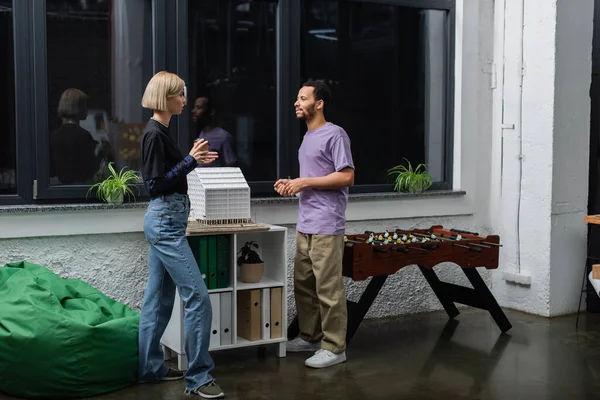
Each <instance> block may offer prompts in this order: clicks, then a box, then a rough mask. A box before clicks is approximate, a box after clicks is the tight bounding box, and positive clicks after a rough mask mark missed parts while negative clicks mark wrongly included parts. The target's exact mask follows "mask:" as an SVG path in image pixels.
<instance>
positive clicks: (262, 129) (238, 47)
mask: <svg viewBox="0 0 600 400" xmlns="http://www.w3.org/2000/svg"><path fill="white" fill-rule="evenodd" d="M276 12H277V1H253V2H251V1H233V0H207V1H188V14H187V15H188V44H189V52H188V60H189V69H188V71H189V78H188V79H187V84H188V105H189V111H190V113H191V120H190V142H191V140H192V139H193V138H196V137H198V136H199V135H203V136H205V137H207V138H208V140H209V141H210V142H211V143H215V146H217V149H218V150H220V155H219V160H218V161H219V162H218V163H216V164H215V165H217V166H219V165H223V166H224V165H235V166H239V167H240V168H241V169H242V171H243V173H244V176H245V177H246V180H248V181H255V182H256V181H275V179H277V176H276V171H277V147H276V146H277V144H276V139H277V103H276V101H277V100H276V96H277V86H276V76H277V70H276V64H277V63H276V60H277V59H276V56H277V52H276V47H275V45H276V32H275V25H276ZM223 142H225V145H223V144H222V143H223ZM228 143H229V144H228ZM223 146H225V147H223ZM227 147H231V151H227V150H223V149H224V148H227Z"/></svg>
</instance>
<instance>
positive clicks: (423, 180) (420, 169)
mask: <svg viewBox="0 0 600 400" xmlns="http://www.w3.org/2000/svg"><path fill="white" fill-rule="evenodd" d="M404 160H406V163H407V164H408V167H406V166H404V165H397V166H395V167H394V168H390V169H389V170H388V175H392V176H394V175H395V178H394V182H395V185H394V190H396V191H399V192H404V193H421V192H423V191H425V190H427V189H429V188H430V187H431V184H432V180H431V175H429V173H428V172H427V167H426V166H425V164H419V165H417V167H416V168H415V169H414V170H413V167H412V165H411V164H410V161H408V160H407V159H406V158H405V159H404Z"/></svg>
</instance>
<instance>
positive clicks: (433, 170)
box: [301, 0, 450, 186]
mask: <svg viewBox="0 0 600 400" xmlns="http://www.w3.org/2000/svg"><path fill="white" fill-rule="evenodd" d="M389 3H390V4H385V3H381V2H368V1H325V0H303V1H302V18H303V19H302V45H301V49H302V54H301V60H302V62H301V76H302V79H303V80H308V79H322V80H324V81H326V82H327V83H328V85H329V86H330V88H331V91H332V96H333V101H332V106H331V107H330V109H329V110H328V111H329V112H328V114H327V115H326V117H327V118H328V120H330V121H331V122H334V123H336V124H338V125H340V126H341V127H343V128H344V129H345V130H346V131H347V132H348V135H349V136H350V139H351V141H352V149H353V157H354V162H355V166H356V173H355V185H358V186H360V185H384V184H389V183H390V179H389V177H388V175H387V170H388V169H389V168H391V167H393V166H395V165H398V164H401V163H403V161H404V159H405V158H406V159H407V160H409V161H410V163H411V164H412V165H413V166H416V165H418V164H420V163H425V164H427V166H428V170H429V172H430V174H431V175H432V177H433V180H434V182H449V179H450V178H449V171H448V169H447V168H446V165H447V164H448V163H449V160H448V157H447V156H446V154H448V153H447V146H448V145H449V134H448V133H449V126H448V125H449V124H448V122H447V121H448V116H449V112H448V99H449V96H448V93H449V87H448V74H449V69H448V68H449V62H448V60H449V57H448V52H449V49H448V43H449V38H448V31H449V30H448V10H429V9H419V8H415V7H406V6H399V5H393V4H392V3H393V1H390V2H389ZM404 3H406V2H404ZM415 3H417V2H415ZM305 131H306V128H305V127H302V129H301V132H302V134H303V133H304V132H305Z"/></svg>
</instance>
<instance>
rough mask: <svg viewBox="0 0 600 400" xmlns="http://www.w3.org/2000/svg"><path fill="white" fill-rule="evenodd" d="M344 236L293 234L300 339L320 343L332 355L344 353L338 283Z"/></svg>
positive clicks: (340, 282)
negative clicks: (294, 235) (294, 238)
mask: <svg viewBox="0 0 600 400" xmlns="http://www.w3.org/2000/svg"><path fill="white" fill-rule="evenodd" d="M343 255H344V235H343V234H341V235H307V234H303V233H300V232H297V233H296V257H295V260H294V295H295V297H296V309H297V310H298V324H299V325H300V337H301V338H302V339H304V340H307V341H309V342H315V341H318V340H321V348H322V349H325V350H329V351H331V352H333V353H337V354H339V353H342V352H344V351H345V350H346V330H347V325H348V322H347V321H348V315H347V310H346V291H345V289H344V282H343V280H342V258H343Z"/></svg>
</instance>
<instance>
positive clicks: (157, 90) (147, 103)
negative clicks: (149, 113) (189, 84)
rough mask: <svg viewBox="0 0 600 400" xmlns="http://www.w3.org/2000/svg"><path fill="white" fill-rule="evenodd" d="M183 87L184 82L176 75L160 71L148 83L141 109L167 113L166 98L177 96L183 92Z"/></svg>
mask: <svg viewBox="0 0 600 400" xmlns="http://www.w3.org/2000/svg"><path fill="white" fill-rule="evenodd" d="M184 86H185V82H183V79H181V78H180V77H178V76H177V75H175V74H173V73H171V72H167V71H160V72H158V73H157V74H156V75H154V76H153V77H152V79H150V82H148V85H147V86H146V90H145V91H144V96H143V97H142V107H144V108H149V109H151V110H156V111H168V110H167V98H168V97H175V96H179V94H180V93H181V92H183V88H184Z"/></svg>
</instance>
